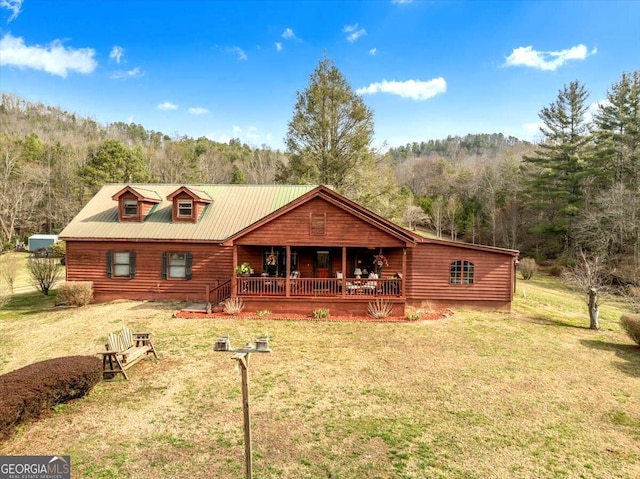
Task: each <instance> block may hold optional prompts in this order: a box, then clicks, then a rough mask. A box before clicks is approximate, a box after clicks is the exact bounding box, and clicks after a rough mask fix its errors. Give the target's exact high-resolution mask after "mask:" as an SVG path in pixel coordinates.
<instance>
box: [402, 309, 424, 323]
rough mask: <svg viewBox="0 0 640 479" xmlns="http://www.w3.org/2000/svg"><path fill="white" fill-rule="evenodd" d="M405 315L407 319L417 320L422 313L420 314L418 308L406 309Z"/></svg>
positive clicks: (420, 317)
mask: <svg viewBox="0 0 640 479" xmlns="http://www.w3.org/2000/svg"><path fill="white" fill-rule="evenodd" d="M405 316H406V317H407V319H408V320H409V321H419V320H421V319H422V315H421V314H420V310H418V309H413V308H411V309H407V311H406V312H405Z"/></svg>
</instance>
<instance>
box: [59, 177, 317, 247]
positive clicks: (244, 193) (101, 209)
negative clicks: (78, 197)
mask: <svg viewBox="0 0 640 479" xmlns="http://www.w3.org/2000/svg"><path fill="white" fill-rule="evenodd" d="M125 186H127V184H122V183H121V184H110V185H106V186H104V187H103V188H102V189H101V190H100V191H98V193H96V195H95V196H94V197H93V198H92V199H91V200H90V201H89V203H87V205H86V206H85V207H84V208H83V209H82V210H81V211H80V213H78V215H77V216H76V217H75V218H74V219H73V220H71V222H70V223H69V224H68V225H67V227H66V228H64V230H62V232H61V233H60V235H59V237H60V239H68V238H86V239H106V240H116V239H136V240H144V239H150V240H188V241H223V240H224V239H226V238H227V237H229V236H231V235H233V234H235V233H237V232H238V231H241V230H242V229H244V228H246V227H247V226H249V225H251V224H253V223H255V222H256V221H258V220H260V219H262V218H264V217H265V216H267V215H269V214H271V213H273V212H274V211H276V210H277V209H279V208H281V207H282V206H284V205H286V204H288V203H290V202H292V201H293V200H295V199H296V198H299V197H300V196H302V195H304V194H305V193H308V192H309V191H311V190H313V189H314V188H315V187H316V186H314V185H184V184H131V185H129V186H131V187H133V188H136V189H148V190H152V191H153V192H155V193H157V195H158V196H159V197H160V198H161V201H160V203H158V204H157V205H155V206H154V207H153V209H152V210H151V212H150V213H149V214H148V215H147V216H146V218H145V219H144V221H142V222H121V221H118V203H117V202H116V201H114V200H112V199H111V197H112V196H113V195H115V194H116V193H118V192H119V191H120V190H122V189H123V188H124V187H125ZM181 186H187V188H189V189H193V190H200V191H202V192H204V193H206V194H207V195H208V196H209V197H211V198H212V199H213V202H212V203H211V204H209V205H207V206H206V207H205V210H204V212H203V213H202V214H201V215H200V218H199V220H198V221H197V222H196V223H173V222H172V221H171V211H172V210H171V207H172V204H171V202H170V201H167V196H169V195H170V194H171V193H173V192H174V191H176V190H177V189H178V188H180V187H181Z"/></svg>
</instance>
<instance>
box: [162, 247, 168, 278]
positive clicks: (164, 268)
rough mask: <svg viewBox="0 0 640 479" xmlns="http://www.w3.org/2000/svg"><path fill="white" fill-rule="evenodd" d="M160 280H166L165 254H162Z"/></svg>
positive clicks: (164, 252)
mask: <svg viewBox="0 0 640 479" xmlns="http://www.w3.org/2000/svg"><path fill="white" fill-rule="evenodd" d="M162 279H167V252H166V251H163V252H162Z"/></svg>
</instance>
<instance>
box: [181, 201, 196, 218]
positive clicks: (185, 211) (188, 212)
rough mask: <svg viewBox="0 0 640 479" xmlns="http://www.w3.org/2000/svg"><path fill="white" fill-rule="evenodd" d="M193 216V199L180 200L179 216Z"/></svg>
mask: <svg viewBox="0 0 640 479" xmlns="http://www.w3.org/2000/svg"><path fill="white" fill-rule="evenodd" d="M192 217H193V201H191V200H178V218H192Z"/></svg>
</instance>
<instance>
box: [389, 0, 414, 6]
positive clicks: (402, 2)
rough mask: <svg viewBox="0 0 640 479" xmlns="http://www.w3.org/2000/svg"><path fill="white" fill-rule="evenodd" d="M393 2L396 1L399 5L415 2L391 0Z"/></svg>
mask: <svg viewBox="0 0 640 479" xmlns="http://www.w3.org/2000/svg"><path fill="white" fill-rule="evenodd" d="M391 3H395V4H397V5H403V4H406V3H413V0H391Z"/></svg>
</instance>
